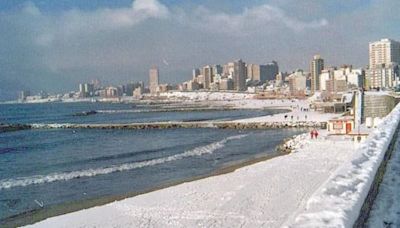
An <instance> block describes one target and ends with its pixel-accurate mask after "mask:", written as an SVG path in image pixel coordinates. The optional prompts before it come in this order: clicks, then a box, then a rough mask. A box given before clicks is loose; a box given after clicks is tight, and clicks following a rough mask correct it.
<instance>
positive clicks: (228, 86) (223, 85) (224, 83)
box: [219, 78, 234, 90]
mask: <svg viewBox="0 0 400 228" xmlns="http://www.w3.org/2000/svg"><path fill="white" fill-rule="evenodd" d="M233 89H234V87H233V80H232V79H231V78H222V79H221V80H220V82H219V90H233Z"/></svg>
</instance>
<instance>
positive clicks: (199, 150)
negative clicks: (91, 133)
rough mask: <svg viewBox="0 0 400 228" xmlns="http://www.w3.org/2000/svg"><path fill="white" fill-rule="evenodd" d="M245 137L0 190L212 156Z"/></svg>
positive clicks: (6, 184)
mask: <svg viewBox="0 0 400 228" xmlns="http://www.w3.org/2000/svg"><path fill="white" fill-rule="evenodd" d="M246 136H247V134H242V135H235V136H230V137H227V138H225V139H222V140H220V141H217V142H213V143H211V144H208V145H205V146H201V147H196V148H194V149H192V150H187V151H185V152H183V153H180V154H175V155H171V156H168V157H164V158H157V159H152V160H148V161H141V162H132V163H125V164H121V165H117V166H110V167H102V168H96V169H87V170H79V171H72V172H64V173H53V174H48V175H35V176H29V177H20V178H15V179H3V180H0V190H3V189H8V188H14V187H25V186H28V185H35V184H45V183H51V182H55V181H68V180H72V179H76V178H82V177H93V176H97V175H104V174H110V173H114V172H122V171H128V170H133V169H138V168H143V167H148V166H154V165H158V164H163V163H166V162H171V161H176V160H181V159H184V158H187V157H193V156H201V155H204V154H212V153H213V152H214V151H216V150H218V149H221V148H223V147H224V146H225V144H226V143H227V142H229V141H231V140H236V139H241V138H243V137H246Z"/></svg>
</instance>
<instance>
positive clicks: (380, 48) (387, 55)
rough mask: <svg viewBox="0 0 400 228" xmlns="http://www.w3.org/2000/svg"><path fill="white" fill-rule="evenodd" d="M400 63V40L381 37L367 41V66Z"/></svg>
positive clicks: (372, 67)
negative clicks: (373, 40) (377, 39)
mask: <svg viewBox="0 0 400 228" xmlns="http://www.w3.org/2000/svg"><path fill="white" fill-rule="evenodd" d="M392 63H397V64H399V63H400V42H397V41H394V40H391V39H381V40H379V41H375V42H371V43H369V68H370V69H374V68H376V67H381V66H382V64H385V65H390V64H392Z"/></svg>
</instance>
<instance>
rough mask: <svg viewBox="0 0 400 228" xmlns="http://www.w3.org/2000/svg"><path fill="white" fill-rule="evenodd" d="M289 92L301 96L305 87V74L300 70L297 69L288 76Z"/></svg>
mask: <svg viewBox="0 0 400 228" xmlns="http://www.w3.org/2000/svg"><path fill="white" fill-rule="evenodd" d="M288 79H289V92H290V95H292V96H303V95H305V93H306V89H307V83H306V81H307V75H306V74H305V73H304V72H303V71H302V70H297V71H296V72H294V73H292V74H291V75H289V76H288Z"/></svg>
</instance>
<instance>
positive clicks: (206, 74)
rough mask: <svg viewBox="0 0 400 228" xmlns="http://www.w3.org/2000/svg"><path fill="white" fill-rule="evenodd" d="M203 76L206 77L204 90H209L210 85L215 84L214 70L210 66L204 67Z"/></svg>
mask: <svg viewBox="0 0 400 228" xmlns="http://www.w3.org/2000/svg"><path fill="white" fill-rule="evenodd" d="M202 75H203V76H204V88H205V89H209V88H210V84H211V83H212V82H213V68H212V67H211V66H209V65H207V66H204V67H203V70H202Z"/></svg>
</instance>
